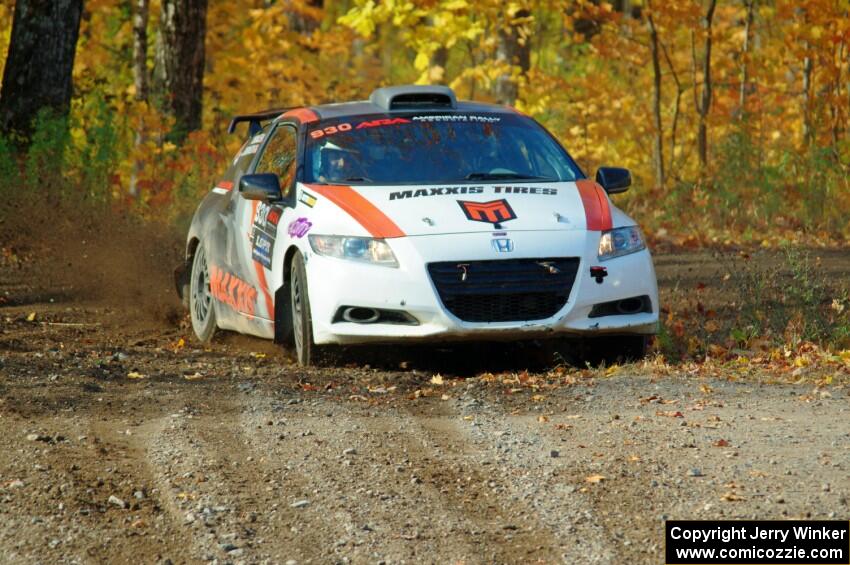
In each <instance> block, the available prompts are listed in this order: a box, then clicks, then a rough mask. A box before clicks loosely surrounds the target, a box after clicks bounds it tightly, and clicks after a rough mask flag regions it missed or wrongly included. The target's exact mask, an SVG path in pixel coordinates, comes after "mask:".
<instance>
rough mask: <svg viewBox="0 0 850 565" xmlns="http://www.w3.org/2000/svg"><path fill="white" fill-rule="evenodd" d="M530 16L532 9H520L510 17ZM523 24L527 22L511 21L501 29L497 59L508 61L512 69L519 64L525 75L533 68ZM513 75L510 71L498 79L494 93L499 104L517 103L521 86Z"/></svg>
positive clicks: (521, 71) (515, 18)
mask: <svg viewBox="0 0 850 565" xmlns="http://www.w3.org/2000/svg"><path fill="white" fill-rule="evenodd" d="M530 16H531V12H530V11H528V10H525V9H522V10H518V11H517V12H516V14H514V15H513V17H511V18H510V19H511V20H523V19H526V18H529V17H530ZM523 25H525V24H524V23H521V24H519V25H517V24H516V23H513V22H511V23H509V24H506V25H505V26H504V27H503V28H502V29H500V30H499V42H498V44H497V47H496V59H497V60H499V61H505V62H507V63H508V65H510V66H511V69H513V68H514V67H517V66H518V67H519V70H520V73H521V74H522V75H523V76H524V75H526V74H527V73H528V71H529V69H530V68H531V43H530V42H529V41H528V38H524V37H521V34H520V27H521V26H523ZM512 75H513V73H512V72H508V73H504V74H502V75H501V76H500V77H499V78H497V79H496V85H495V88H494V94H495V95H496V101H497V102H498V103H499V104H508V105H513V104H514V103H516V99H517V97H518V96H519V86H518V85H517V83H516V81H515V80H514V78H513V76H512Z"/></svg>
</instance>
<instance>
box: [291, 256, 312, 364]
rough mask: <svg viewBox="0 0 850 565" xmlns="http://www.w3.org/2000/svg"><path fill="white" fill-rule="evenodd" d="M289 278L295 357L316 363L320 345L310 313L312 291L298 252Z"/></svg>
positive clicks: (302, 360) (300, 360)
mask: <svg viewBox="0 0 850 565" xmlns="http://www.w3.org/2000/svg"><path fill="white" fill-rule="evenodd" d="M289 276H290V278H289V299H290V309H289V311H290V315H291V316H292V339H293V341H294V342H295V357H296V358H297V359H298V364H299V365H303V366H305V367H306V366H309V365H314V364H315V363H316V361H317V359H318V354H319V346H317V345H316V344H315V343H313V318H312V316H311V314H310V293H309V292H308V290H307V270H306V268H305V267H304V257H302V256H301V253H296V254H295V257H293V258H292V269H291V271H290V275H289Z"/></svg>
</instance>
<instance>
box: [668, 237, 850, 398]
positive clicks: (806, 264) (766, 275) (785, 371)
mask: <svg viewBox="0 0 850 565" xmlns="http://www.w3.org/2000/svg"><path fill="white" fill-rule="evenodd" d="M714 258H715V260H716V265H717V270H716V274H715V275H714V276H712V277H710V278H709V280H708V281H706V282H702V281H698V282H696V284H693V283H692V282H691V281H689V282H691V284H688V283H685V282H683V281H682V280H676V281H675V282H674V283H673V284H672V285H668V286H667V287H666V288H662V315H661V325H660V331H659V335H658V338H657V340H656V346H655V351H656V355H657V356H658V358H660V359H661V360H663V361H664V362H669V363H674V364H677V365H679V366H680V368H685V367H690V369H691V370H693V369H694V368H695V367H701V369H699V371H698V372H713V371H719V370H721V369H723V370H727V371H728V375H730V376H736V377H742V376H744V375H747V374H750V375H751V374H753V373H759V374H761V375H762V376H763V377H766V378H776V379H778V380H781V381H789V380H791V381H795V380H800V379H807V380H810V379H813V380H815V381H821V380H823V381H824V382H826V381H829V380H830V379H831V380H835V378H836V377H838V378H839V379H840V380H841V381H842V382H850V291H848V289H850V286H848V285H849V284H850V274H848V273H847V272H846V271H842V269H844V268H845V267H843V266H839V267H838V270H837V273H838V274H837V275H836V273H835V272H833V271H835V269H834V268H833V270H832V271H829V270H827V268H826V266H825V265H824V262H823V260H822V259H821V257H819V256H816V255H814V254H813V252H812V251H810V250H805V249H800V248H796V247H790V246H788V247H783V248H782V249H780V250H779V251H778V252H776V251H768V250H757V251H754V252H744V251H739V252H716V253H715V254H714ZM848 263H850V262H848ZM842 273H843V276H841V275H842ZM686 370H687V369H686ZM827 384H828V383H827Z"/></svg>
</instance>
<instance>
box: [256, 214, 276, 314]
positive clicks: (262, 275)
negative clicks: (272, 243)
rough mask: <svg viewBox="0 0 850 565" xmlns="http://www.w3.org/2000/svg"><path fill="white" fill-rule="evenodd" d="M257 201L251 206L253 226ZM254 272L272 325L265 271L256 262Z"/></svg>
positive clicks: (271, 309) (270, 304)
mask: <svg viewBox="0 0 850 565" xmlns="http://www.w3.org/2000/svg"><path fill="white" fill-rule="evenodd" d="M259 203H260V202H259V201H258V200H254V204H253V206H251V223H252V225H253V223H254V218H256V217H257V206H258V205H259ZM253 263H254V270H255V271H256V272H257V281H258V282H259V283H260V291H261V292H262V293H263V298H265V301H266V312H267V313H268V319H269V320H271V321H272V324H274V301H273V300H272V295H271V294H270V293H269V283H267V282H266V271H265V269H264V268H263V266H262V265H261V264H259V263H258V262H257V261H253Z"/></svg>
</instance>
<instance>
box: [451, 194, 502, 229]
mask: <svg viewBox="0 0 850 565" xmlns="http://www.w3.org/2000/svg"><path fill="white" fill-rule="evenodd" d="M457 203H458V204H460V208H461V209H462V210H463V213H464V214H466V219H468V220H470V221H473V222H484V223H485V224H493V227H495V228H496V229H499V224H501V223H503V222H508V221H510V220H515V219H516V217H517V215H516V213H515V212H514V210H513V208H511V205H510V204H508V201H507V200H505V199H504V198H503V199H501V200H491V201H490V202H471V201H469V200H458V201H457Z"/></svg>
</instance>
